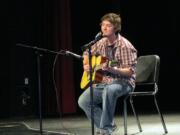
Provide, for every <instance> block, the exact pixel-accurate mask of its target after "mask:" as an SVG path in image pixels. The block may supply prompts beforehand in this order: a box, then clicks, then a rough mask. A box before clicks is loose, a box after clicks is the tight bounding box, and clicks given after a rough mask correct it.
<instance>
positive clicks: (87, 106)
mask: <svg viewBox="0 0 180 135" xmlns="http://www.w3.org/2000/svg"><path fill="white" fill-rule="evenodd" d="M132 90H133V88H132V87H131V86H130V85H129V84H128V83H126V82H124V81H123V82H118V83H117V82H116V83H112V84H97V85H96V87H94V88H93V101H94V102H93V104H94V124H95V126H96V128H98V129H100V130H102V131H103V132H107V133H111V132H112V126H113V117H114V111H115V108H116V101H117V99H118V98H119V97H121V96H123V95H125V94H127V93H128V92H130V91H132ZM78 104H79V106H80V108H82V109H83V110H84V112H85V113H86V115H87V117H88V119H89V120H91V97H90V88H88V89H86V90H85V91H84V92H83V93H82V94H81V96H80V97H79V100H78ZM100 105H102V106H100Z"/></svg>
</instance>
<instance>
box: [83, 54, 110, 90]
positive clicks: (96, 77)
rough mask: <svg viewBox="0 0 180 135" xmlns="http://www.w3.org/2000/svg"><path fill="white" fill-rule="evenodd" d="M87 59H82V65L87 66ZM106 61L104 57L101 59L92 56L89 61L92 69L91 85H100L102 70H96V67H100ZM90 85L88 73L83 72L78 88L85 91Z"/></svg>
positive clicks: (100, 57)
mask: <svg viewBox="0 0 180 135" xmlns="http://www.w3.org/2000/svg"><path fill="white" fill-rule="evenodd" d="M88 59H89V58H88V57H87V58H84V62H83V63H84V64H87V63H88V61H89V60H88ZM106 61H107V58H105V57H102V56H92V59H91V63H92V69H93V73H92V81H93V83H100V82H101V81H102V78H103V76H102V74H103V72H102V70H101V68H98V67H101V65H102V64H103V63H105V62H106ZM89 85H90V73H89V72H88V71H84V72H83V75H82V78H81V83H80V88H81V89H87V88H88V87H89Z"/></svg>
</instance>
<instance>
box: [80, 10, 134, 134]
mask: <svg viewBox="0 0 180 135" xmlns="http://www.w3.org/2000/svg"><path fill="white" fill-rule="evenodd" d="M100 26H101V33H102V36H103V38H102V39H100V40H99V41H97V42H96V43H95V44H94V45H92V46H91V52H92V55H94V56H102V57H103V58H107V60H106V61H105V62H104V63H103V64H102V68H101V70H102V71H103V72H102V80H101V82H100V83H96V84H93V104H94V123H95V126H96V132H97V134H99V135H111V134H112V133H113V117H114V112H115V108H116V101H117V99H118V98H119V97H121V96H123V95H125V94H127V93H128V92H131V91H133V89H134V87H135V78H136V73H135V69H136V63H137V50H136V49H135V48H134V46H133V45H132V44H131V43H130V41H128V40H127V39H126V38H125V37H123V36H121V35H120V33H119V32H120V30H121V17H120V15H118V14H115V13H107V14H105V15H104V16H103V17H102V18H101V23H100ZM83 56H84V62H83V63H84V65H83V68H84V71H87V72H89V63H88V62H85V61H86V58H88V53H87V51H85V52H84V55H83ZM78 104H79V106H80V107H81V108H82V109H83V110H84V112H85V113H86V115H87V117H88V118H89V119H91V99H90V88H87V89H86V90H85V91H84V92H83V93H82V94H81V96H80V97H79V100H78ZM99 104H102V107H100V106H99Z"/></svg>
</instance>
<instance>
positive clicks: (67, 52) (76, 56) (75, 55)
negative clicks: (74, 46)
mask: <svg viewBox="0 0 180 135" xmlns="http://www.w3.org/2000/svg"><path fill="white" fill-rule="evenodd" d="M65 53H66V55H68V56H73V57H75V58H78V59H83V57H82V56H80V55H78V54H75V53H73V52H70V51H65Z"/></svg>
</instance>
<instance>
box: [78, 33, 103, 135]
mask: <svg viewBox="0 0 180 135" xmlns="http://www.w3.org/2000/svg"><path fill="white" fill-rule="evenodd" d="M101 38H103V36H102V34H101V33H98V34H97V35H96V37H95V39H94V40H92V41H90V42H89V43H87V44H85V45H84V46H82V47H81V49H82V50H83V51H84V50H86V49H88V55H89V72H90V78H89V80H90V86H89V87H90V104H91V128H92V135H94V99H93V95H94V92H93V87H92V84H93V81H92V74H93V71H92V60H91V59H92V54H91V46H92V45H94V44H95V43H96V42H97V41H99V40H100V39H101Z"/></svg>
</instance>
